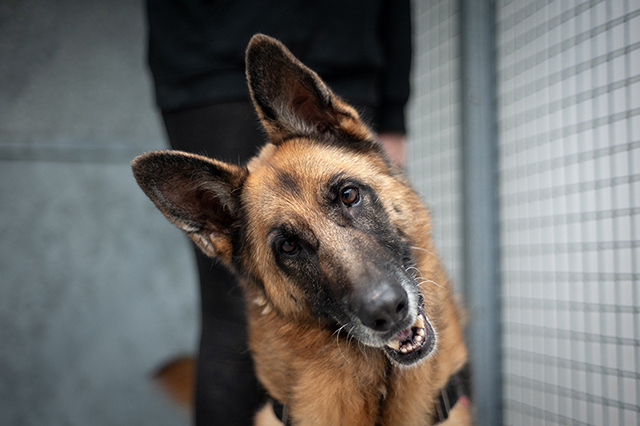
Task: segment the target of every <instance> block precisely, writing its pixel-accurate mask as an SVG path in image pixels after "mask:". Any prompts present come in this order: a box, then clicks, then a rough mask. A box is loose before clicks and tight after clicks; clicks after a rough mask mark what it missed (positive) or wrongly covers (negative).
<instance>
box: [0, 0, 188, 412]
mask: <svg viewBox="0 0 640 426" xmlns="http://www.w3.org/2000/svg"><path fill="white" fill-rule="evenodd" d="M143 11H144V10H143V2H142V0H110V1H102V0H57V1H53V0H3V1H2V6H1V7H0V58H1V59H0V425H35V424H47V425H62V424H64V425H132V424H135V425H144V424H150V425H151V424H153V425H179V424H187V423H188V417H187V416H186V415H184V413H181V412H180V411H179V410H177V409H175V408H174V407H172V406H171V405H170V404H167V401H166V400H165V399H164V397H163V396H162V395H161V394H160V393H159V392H158V391H157V390H156V389H155V388H154V386H153V385H152V383H151V381H150V377H149V375H150V373H151V372H152V371H153V369H154V368H155V367H156V366H158V365H159V364H161V363H162V362H163V361H165V360H167V359H169V358H170V357H172V356H174V355H177V354H180V353H185V352H193V351H194V348H195V345H196V338H197V314H198V311H197V297H196V284H195V270H194V265H193V263H192V262H193V259H192V257H191V251H190V248H189V245H188V244H187V241H186V239H185V238H183V236H182V235H181V234H180V232H179V231H178V230H177V229H174V228H173V227H172V225H170V224H169V223H168V222H167V221H166V220H165V219H164V218H163V217H162V215H161V214H160V213H159V212H157V211H156V209H155V207H153V205H152V204H151V202H150V201H149V200H148V199H147V198H146V197H145V196H144V195H143V193H142V191H140V190H139V189H138V187H137V185H136V183H135V181H134V179H133V177H132V175H131V171H130V168H129V162H130V160H131V159H132V158H133V157H134V156H135V155H137V154H139V153H142V152H144V151H146V150H151V149H157V148H164V147H165V146H166V143H165V141H164V135H163V133H162V128H161V125H160V122H159V120H158V116H157V115H156V111H155V110H154V107H153V98H152V92H151V84H150V78H149V75H148V72H147V70H146V68H145V58H144V55H145V50H144V42H145V28H144V14H143Z"/></svg>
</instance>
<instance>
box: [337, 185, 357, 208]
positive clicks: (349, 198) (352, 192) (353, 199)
mask: <svg viewBox="0 0 640 426" xmlns="http://www.w3.org/2000/svg"><path fill="white" fill-rule="evenodd" d="M341 198H342V202H343V203H344V204H345V205H346V206H347V207H350V206H352V205H354V204H357V203H358V201H360V191H358V188H345V189H344V190H343V191H342V195H341Z"/></svg>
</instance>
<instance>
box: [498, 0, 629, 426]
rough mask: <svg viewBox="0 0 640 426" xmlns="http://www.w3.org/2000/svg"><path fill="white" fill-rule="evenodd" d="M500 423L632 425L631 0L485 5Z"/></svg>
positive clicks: (526, 1)
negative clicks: (493, 43)
mask: <svg viewBox="0 0 640 426" xmlns="http://www.w3.org/2000/svg"><path fill="white" fill-rule="evenodd" d="M496 7H497V9H496V19H497V26H496V38H497V72H498V126H499V167H500V170H499V173H500V181H501V188H500V215H501V218H500V224H501V225H500V227H501V229H500V231H501V256H502V280H503V292H502V304H503V308H502V310H503V320H502V321H503V343H502V344H503V389H504V392H503V393H504V401H503V403H504V410H505V411H504V420H505V423H506V424H509V425H518V426H521V425H542V424H545V425H560V424H563V425H564V424H571V425H606V426H609V425H637V424H639V422H640V414H639V412H640V403H639V398H640V373H639V372H640V316H639V314H640V288H639V280H638V278H639V277H640V271H639V270H638V267H639V265H640V251H639V249H638V247H639V245H640V244H639V240H640V238H639V236H640V235H639V234H640V215H639V213H640V182H639V181H640V2H638V1H622V0H620V1H572V0H561V1H550V0H543V1H530V0H517V1H505V0H499V1H498V2H497V4H496Z"/></svg>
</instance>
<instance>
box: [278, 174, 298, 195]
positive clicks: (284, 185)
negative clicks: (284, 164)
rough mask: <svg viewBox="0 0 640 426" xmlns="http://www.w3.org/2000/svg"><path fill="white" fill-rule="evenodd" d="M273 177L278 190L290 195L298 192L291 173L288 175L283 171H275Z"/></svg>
mask: <svg viewBox="0 0 640 426" xmlns="http://www.w3.org/2000/svg"><path fill="white" fill-rule="evenodd" d="M275 177H276V180H277V181H278V184H279V188H281V189H283V190H285V191H287V192H290V193H295V192H298V191H299V190H300V188H299V186H298V183H297V182H296V179H295V178H294V176H293V175H292V174H291V173H288V172H286V171H284V170H277V171H276V175H275Z"/></svg>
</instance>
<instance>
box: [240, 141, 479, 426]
mask: <svg viewBox="0 0 640 426" xmlns="http://www.w3.org/2000/svg"><path fill="white" fill-rule="evenodd" d="M294 151H295V152H294ZM312 159H315V160H314V161H315V162H316V163H318V164H322V165H323V168H322V169H318V168H314V169H312V170H309V169H308V168H305V165H306V164H309V162H310V161H312ZM320 159H322V160H320ZM356 160H358V159H357V158H355V154H350V153H336V152H332V150H331V148H326V147H318V146H309V145H308V144H301V143H297V142H296V141H291V142H289V143H288V145H287V146H281V147H280V149H279V150H274V149H273V148H267V149H265V150H264V151H263V152H262V154H261V155H260V156H259V157H258V158H257V159H256V160H254V161H253V162H252V163H251V164H250V165H249V170H250V175H249V176H250V178H249V180H248V181H247V183H246V191H247V200H246V201H245V202H246V203H247V205H248V206H249V207H250V208H251V209H255V210H260V211H261V212H264V214H265V215H266V216H267V217H270V216H271V215H278V214H283V209H290V208H296V207H298V206H295V205H291V203H290V202H289V201H288V200H283V199H282V198H281V197H278V194H277V193H275V192H274V193H273V194H270V193H269V192H268V191H269V190H268V189H267V188H268V187H269V185H268V182H269V168H274V167H275V168H279V167H286V168H287V170H289V171H291V170H296V169H298V170H300V172H301V175H300V176H299V178H300V180H301V181H304V180H305V179H308V183H307V184H308V185H313V182H314V181H319V180H322V178H321V176H322V175H326V174H331V173H333V172H334V171H335V170H339V169H340V168H341V167H347V166H348V167H349V168H350V170H351V172H352V173H354V174H355V175H356V176H357V175H358V174H363V175H367V176H368V178H369V180H370V181H371V177H372V176H375V180H374V181H375V182H376V183H377V186H376V187H375V189H376V190H377V191H378V192H379V194H380V198H382V199H389V200H391V203H390V206H393V205H394V204H395V205H397V206H401V208H400V209H399V210H400V212H396V211H395V209H393V208H390V209H389V211H388V213H389V214H390V215H392V218H393V220H394V221H396V222H397V223H398V225H399V226H402V227H404V228H406V230H407V233H408V234H409V235H413V236H422V238H421V240H420V241H419V244H418V245H417V247H416V248H415V249H414V256H415V258H416V259H418V260H419V261H418V263H417V265H418V269H419V270H420V271H421V274H422V276H423V277H428V278H429V280H430V281H432V282H425V284H424V285H423V287H422V293H423V294H424V296H425V301H427V302H426V303H427V306H426V310H427V313H428V316H429V318H431V319H432V321H433V325H434V327H435V329H436V332H437V333H438V342H439V344H438V349H437V352H436V353H435V355H432V356H431V357H430V358H429V359H427V360H425V361H423V362H422V363H421V364H420V365H419V366H416V367H409V368H401V367H389V365H388V360H387V359H386V357H385V356H384V354H382V353H381V352H380V351H379V350H375V349H372V348H366V347H358V345H354V344H351V343H350V342H349V338H348V337H346V336H343V335H335V334H334V333H332V332H331V331H327V330H325V329H323V328H322V327H320V326H317V325H316V321H315V320H314V318H313V317H312V316H309V312H308V311H307V310H305V309H304V307H303V306H299V305H297V304H295V303H292V300H293V299H292V298H290V297H286V295H284V294H283V291H282V289H283V288H287V283H286V282H282V280H281V279H279V278H278V274H277V271H273V270H272V269H273V268H268V267H265V268H261V269H263V270H264V272H263V276H262V277H261V278H262V281H263V282H264V283H265V286H266V292H267V299H269V300H274V301H277V302H275V303H274V304H276V305H277V306H278V309H274V310H271V311H269V312H267V313H264V310H263V305H262V304H256V303H253V304H250V308H249V330H250V346H251V348H252V350H253V351H254V353H255V354H256V357H255V363H256V370H257V373H258V377H259V378H260V380H261V382H262V383H264V384H265V386H266V387H267V389H268V390H269V393H270V394H271V395H272V396H273V397H274V398H276V399H278V400H279V401H281V402H283V403H286V404H288V405H289V407H290V410H291V413H292V414H295V415H296V417H297V418H301V419H304V422H302V423H300V424H304V425H308V426H311V425H336V426H337V425H345V426H347V425H351V426H356V425H374V424H376V422H377V421H378V420H380V424H381V425H383V426H384V425H389V426H391V425H398V424H402V425H423V424H425V419H428V418H429V416H430V415H431V414H432V410H433V407H434V400H435V397H436V396H437V392H438V391H439V389H441V388H442V387H444V386H445V385H446V383H447V381H448V379H449V377H450V376H451V375H452V374H453V373H454V372H455V371H457V370H458V369H459V368H460V367H462V366H463V364H464V363H465V362H466V359H467V352H466V349H465V346H464V343H463V340H462V331H461V326H460V322H459V320H458V314H457V309H456V306H455V304H454V303H453V299H452V296H451V294H450V292H449V289H448V282H447V279H446V276H445V274H444V272H443V270H442V265H441V264H440V261H439V260H438V258H437V257H436V255H435V249H434V248H433V246H432V244H431V241H430V238H429V235H430V232H429V231H430V222H429V218H428V215H427V212H426V209H424V207H423V205H422V203H421V201H420V200H419V199H418V198H417V196H416V195H415V193H414V192H413V191H411V190H410V189H409V188H408V187H407V186H405V185H404V184H403V183H401V182H398V181H397V180H396V179H395V178H393V177H390V176H388V175H387V174H386V170H385V168H386V166H385V165H383V164H382V163H376V162H373V164H371V162H367V161H362V159H359V161H356ZM281 162H283V163H286V165H283V164H281ZM267 164H268V165H269V167H267V166H265V165H267ZM303 171H304V173H303ZM314 173H317V174H318V176H314ZM302 175H304V176H302ZM254 179H255V181H254ZM265 182H267V185H265ZM254 185H255V186H254ZM265 186H266V187H267V188H265ZM254 190H255V191H260V192H261V194H262V196H261V197H260V200H261V202H260V206H259V205H257V204H256V205H255V206H252V205H251V202H252V201H251V199H252V197H253V195H252V191H254ZM265 191H267V194H265V193H264V192H265ZM305 201H306V202H307V203H309V204H310V205H313V203H314V200H313V199H310V200H305ZM299 208H300V211H299V212H298V214H300V215H304V216H305V217H307V218H308V219H309V221H310V222H313V223H317V224H318V226H319V227H322V226H325V224H324V223H323V218H321V217H317V218H314V217H311V218H309V214H310V213H309V210H312V209H309V208H308V205H307V204H304V205H303V206H301V207H299ZM260 216H261V215H260V214H259V213H258V214H257V215H256V216H255V217H254V218H255V220H254V224H253V227H252V232H255V233H256V234H258V235H259V234H260V233H261V232H264V229H261V226H262V225H263V223H262V220H266V219H260ZM258 235H256V238H257V239H258V240H259V239H260V237H258ZM333 244H334V247H335V246H338V247H339V245H340V241H339V240H336V241H334V243H333ZM257 253H259V254H261V255H262V256H263V257H255V258H253V259H251V260H249V262H251V263H254V264H260V265H265V266H266V265H272V264H273V260H272V259H270V258H269V256H268V253H265V252H264V251H258V252H257ZM288 291H289V292H290V294H291V295H293V298H294V299H299V298H301V297H302V296H301V295H300V294H298V293H297V292H296V290H295V289H292V288H289V289H288ZM249 298H250V299H252V300H253V299H256V298H258V299H260V298H261V296H260V295H255V296H253V297H252V296H249ZM425 395H432V396H431V397H426V398H425ZM381 400H383V403H382V404H380V401H381Z"/></svg>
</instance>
